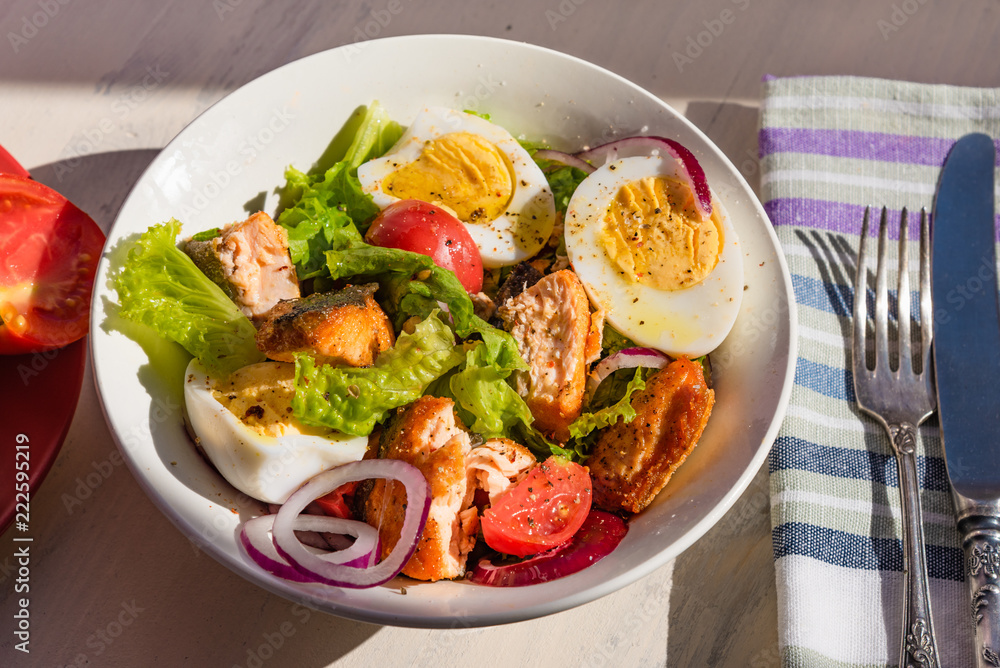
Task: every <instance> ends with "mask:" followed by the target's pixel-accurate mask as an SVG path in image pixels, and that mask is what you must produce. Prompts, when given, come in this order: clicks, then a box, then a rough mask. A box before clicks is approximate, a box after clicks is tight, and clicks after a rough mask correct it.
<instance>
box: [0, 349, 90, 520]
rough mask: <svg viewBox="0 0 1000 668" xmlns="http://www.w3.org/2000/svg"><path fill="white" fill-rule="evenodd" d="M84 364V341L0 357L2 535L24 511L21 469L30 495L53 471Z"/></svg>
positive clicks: (72, 411)
mask: <svg viewBox="0 0 1000 668" xmlns="http://www.w3.org/2000/svg"><path fill="white" fill-rule="evenodd" d="M86 361H87V338H86V337H84V338H82V339H80V340H79V341H76V342H74V343H71V344H70V345H68V346H66V347H65V348H59V349H57V350H50V351H47V352H44V353H33V354H27V355H0V406H2V409H0V410H2V414H3V419H2V420H0V443H2V444H3V446H2V447H0V453H2V456H0V481H2V482H0V490H3V493H2V494H0V530H3V531H6V529H7V527H8V525H9V524H10V522H11V520H13V519H14V514H15V511H16V512H17V513H22V512H24V511H25V508H24V507H23V506H22V507H17V506H18V504H19V503H22V504H23V503H24V502H25V501H26V500H27V499H26V498H25V497H24V496H18V488H17V487H16V485H17V480H16V478H15V476H16V475H17V472H18V469H17V467H18V466H19V467H20V469H21V470H26V471H27V472H28V486H29V489H30V490H31V493H32V494H34V492H35V491H36V490H37V489H38V486H39V485H41V484H42V480H44V479H45V474H46V473H48V472H49V468H51V467H52V462H53V461H55V458H56V455H57V454H58V453H59V448H60V447H61V446H62V443H63V439H65V438H66V432H67V431H69V424H70V422H71V421H72V420H73V414H74V413H75V412H76V402H77V400H78V399H79V398H80V386H81V385H82V384H83V369H84V366H85V364H86ZM21 491H22V494H23V488H21ZM25 505H27V504H25ZM24 514H27V513H26V512H25V513H24ZM17 519H18V521H19V522H20V521H24V520H23V518H21V517H18V518H17Z"/></svg>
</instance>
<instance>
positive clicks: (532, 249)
mask: <svg viewBox="0 0 1000 668" xmlns="http://www.w3.org/2000/svg"><path fill="white" fill-rule="evenodd" d="M453 132H468V133H471V134H476V135H479V136H481V137H483V138H484V139H486V140H487V141H489V142H491V143H493V144H495V145H496V147H497V148H498V149H500V151H502V152H503V153H504V154H505V155H506V156H507V159H508V160H509V161H510V164H511V166H512V168H513V185H514V192H513V195H512V196H511V199H510V202H509V203H508V204H507V209H506V210H505V211H504V212H503V213H502V214H501V215H500V216H499V217H497V218H496V219H495V220H492V221H490V222H488V223H464V225H465V228H466V229H467V230H468V231H469V234H470V235H471V236H472V239H473V240H474V241H475V242H476V245H477V246H479V254H480V256H481V257H482V260H483V266H484V267H487V268H495V267H502V266H506V265H511V264H517V263H518V262H521V261H522V260H526V259H528V258H530V257H531V256H533V255H535V254H536V253H538V251H540V250H541V249H542V247H543V246H544V245H545V243H546V242H547V241H548V239H549V236H551V234H552V227H553V225H554V223H555V216H556V208H555V198H554V197H553V196H552V191H551V190H550V189H549V185H548V181H547V180H546V178H545V174H543V173H542V170H541V169H540V168H539V167H538V165H537V164H535V161H534V160H532V159H531V156H530V155H529V154H528V152H527V151H526V150H524V148H523V147H522V146H521V145H520V144H519V143H518V142H517V140H516V139H514V137H512V136H511V134H510V133H509V132H507V131H506V130H504V129H503V128H501V127H500V126H498V125H494V124H493V123H491V122H489V121H487V120H486V119H484V118H480V117H478V116H475V115H473V114H467V113H465V112H459V111H453V110H451V109H445V108H443V107H425V108H424V109H423V110H422V111H421V112H420V113H419V114H417V116H416V118H414V120H413V123H412V124H410V126H409V127H408V128H407V129H406V131H405V132H404V133H403V136H402V137H400V139H399V141H398V142H396V144H395V145H394V146H393V147H392V148H391V149H389V152H388V153H386V154H385V155H384V156H382V157H381V158H376V159H374V160H370V161H368V162H366V163H365V164H363V165H361V166H360V167H359V168H358V179H359V180H360V181H361V187H362V189H363V190H364V192H366V193H369V194H370V195H371V196H372V198H373V200H374V202H375V205H376V206H378V207H379V208H380V209H384V208H385V207H387V206H389V205H390V204H392V203H393V202H398V201H399V198H398V197H394V196H392V195H390V194H388V193H386V192H385V191H383V190H382V182H383V181H385V179H386V177H388V176H389V175H390V174H392V173H393V172H395V171H397V170H399V169H401V168H403V167H405V166H406V165H408V164H410V163H411V162H414V161H415V160H417V158H419V157H420V153H421V151H422V150H423V147H424V144H425V143H426V142H428V141H431V140H434V139H437V138H439V137H442V136H444V135H447V134H451V133H453Z"/></svg>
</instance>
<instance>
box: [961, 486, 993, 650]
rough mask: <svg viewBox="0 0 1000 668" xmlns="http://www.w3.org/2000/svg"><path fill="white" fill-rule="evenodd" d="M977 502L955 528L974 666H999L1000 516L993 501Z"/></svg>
mask: <svg viewBox="0 0 1000 668" xmlns="http://www.w3.org/2000/svg"><path fill="white" fill-rule="evenodd" d="M958 496H959V495H958V494H956V497H958ZM956 505H958V499H957V498H956ZM978 505H979V507H973V508H970V509H968V510H971V511H972V512H973V513H976V514H974V515H972V516H967V517H964V518H962V519H960V520H959V522H958V529H959V532H960V533H961V534H962V549H963V551H964V552H965V581H966V582H967V583H968V584H969V594H970V595H971V597H972V598H971V600H972V608H971V610H972V624H973V626H974V627H975V629H976V664H975V665H976V667H977V668H990V667H991V666H1000V582H998V577H1000V517H997V516H996V514H995V513H996V512H997V507H996V503H995V502H994V504H992V507H990V506H989V504H985V505H984V504H978ZM977 511H978V512H977ZM985 513H990V514H985Z"/></svg>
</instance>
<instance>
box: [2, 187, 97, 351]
mask: <svg viewBox="0 0 1000 668" xmlns="http://www.w3.org/2000/svg"><path fill="white" fill-rule="evenodd" d="M103 247H104V233H103V232H101V228H99V227H98V226H97V224H96V223H95V222H94V221H93V220H91V218H90V216H88V215H87V214H85V213H84V212H83V211H80V209H78V208H76V207H75V206H74V205H73V204H72V203H70V202H69V201H68V200H67V199H66V198H65V197H63V196H62V195H60V194H59V193H57V192H56V191H54V190H52V189H51V188H49V187H47V186H44V185H42V184H41V183H38V182H36V181H32V180H31V179H28V178H24V177H22V176H16V175H14V174H0V256H2V257H3V258H4V262H3V263H2V264H0V354H5V355H9V354H18V353H26V352H38V351H42V350H49V349H51V348H60V347H62V346H65V345H67V344H70V343H72V342H73V341H76V340H77V339H79V338H81V337H83V336H84V335H85V334H86V333H87V326H88V319H89V315H90V294H91V291H92V289H93V287H94V272H96V271H97V262H98V260H100V257H101V250H102V248H103Z"/></svg>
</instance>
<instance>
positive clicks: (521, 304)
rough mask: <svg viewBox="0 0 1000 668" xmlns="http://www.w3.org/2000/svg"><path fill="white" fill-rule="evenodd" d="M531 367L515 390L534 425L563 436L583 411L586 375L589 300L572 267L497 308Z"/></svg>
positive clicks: (564, 436) (548, 277)
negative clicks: (532, 418)
mask: <svg viewBox="0 0 1000 668" xmlns="http://www.w3.org/2000/svg"><path fill="white" fill-rule="evenodd" d="M498 313H499V314H500V317H501V318H502V319H503V321H504V323H505V324H506V325H507V329H508V330H509V331H510V333H511V335H512V336H513V337H514V338H515V339H516V340H517V347H518V349H519V351H520V353H521V356H522V357H523V358H524V360H525V362H527V363H528V366H529V367H530V368H529V370H528V372H527V374H526V378H525V374H523V373H522V374H521V375H519V377H518V381H517V391H518V393H519V394H521V396H523V397H524V398H525V403H527V404H528V408H529V409H531V414H532V415H533V416H535V426H536V427H538V429H539V430H541V431H543V432H545V433H546V434H548V435H549V436H551V437H553V438H555V439H558V440H560V441H566V440H567V439H568V438H569V430H568V427H569V424H570V423H571V422H572V421H573V420H575V419H576V418H577V417H579V415H580V409H581V407H582V406H583V391H584V385H585V382H586V375H587V364H586V357H587V340H588V338H589V337H590V323H591V321H590V301H589V300H588V299H587V293H586V292H585V291H584V289H583V284H582V283H580V279H579V278H577V276H576V274H574V273H573V272H572V271H570V270H568V269H564V270H562V271H557V272H555V273H554V274H549V275H547V276H545V277H544V278H542V279H541V280H539V281H538V282H537V283H535V284H534V285H532V286H531V287H529V288H527V289H526V290H524V292H522V293H521V294H519V295H518V296H516V297H513V298H512V299H510V300H508V301H507V302H506V303H505V304H504V305H503V306H502V307H500V309H499V310H498Z"/></svg>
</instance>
